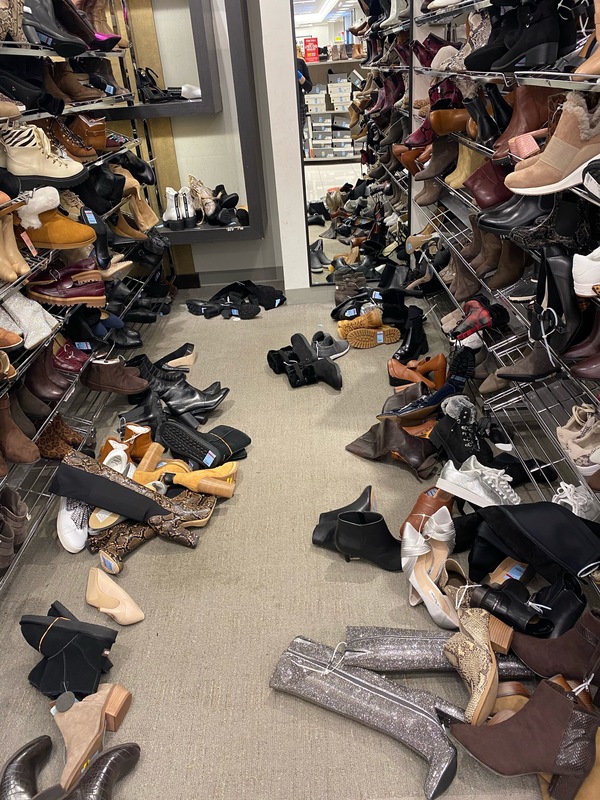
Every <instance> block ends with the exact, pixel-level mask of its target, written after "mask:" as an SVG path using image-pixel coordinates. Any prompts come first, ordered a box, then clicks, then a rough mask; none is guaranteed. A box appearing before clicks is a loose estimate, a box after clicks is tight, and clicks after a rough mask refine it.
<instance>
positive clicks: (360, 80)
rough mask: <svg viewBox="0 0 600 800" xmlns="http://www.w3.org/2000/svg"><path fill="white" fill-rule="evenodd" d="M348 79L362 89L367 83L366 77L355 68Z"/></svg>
mask: <svg viewBox="0 0 600 800" xmlns="http://www.w3.org/2000/svg"><path fill="white" fill-rule="evenodd" d="M348 80H349V81H350V83H352V84H353V85H354V86H356V88H357V89H360V88H361V87H362V86H364V83H365V79H364V77H363V76H362V75H361V74H360V72H357V70H354V72H351V73H350V75H349V76H348Z"/></svg>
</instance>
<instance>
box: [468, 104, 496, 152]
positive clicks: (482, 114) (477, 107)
mask: <svg viewBox="0 0 600 800" xmlns="http://www.w3.org/2000/svg"><path fill="white" fill-rule="evenodd" d="M463 104H464V107H465V108H466V109H467V111H468V112H469V114H470V115H471V118H472V119H473V120H475V122H476V123H477V141H478V143H479V144H482V145H483V146H484V147H490V148H491V147H492V146H493V144H494V142H495V141H496V139H497V138H498V136H500V131H499V129H498V125H497V124H496V120H495V119H494V118H493V117H490V115H489V114H488V112H487V109H486V107H485V103H484V102H483V100H482V98H481V97H480V96H479V95H475V97H473V98H472V99H469V100H467V99H466V98H465V99H464V100H463Z"/></svg>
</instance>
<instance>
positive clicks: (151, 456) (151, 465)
mask: <svg viewBox="0 0 600 800" xmlns="http://www.w3.org/2000/svg"><path fill="white" fill-rule="evenodd" d="M164 452H165V448H164V447H163V446H162V444H159V443H158V442H152V444H151V445H150V447H149V448H148V449H147V450H146V452H145V453H144V457H143V458H142V460H141V461H140V463H139V464H138V466H137V468H138V469H139V470H140V471H141V472H154V470H155V469H156V467H157V466H158V462H159V461H160V459H161V456H162V455H163V453H164Z"/></svg>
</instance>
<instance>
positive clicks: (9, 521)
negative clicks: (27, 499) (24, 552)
mask: <svg viewBox="0 0 600 800" xmlns="http://www.w3.org/2000/svg"><path fill="white" fill-rule="evenodd" d="M0 514H2V516H3V517H4V520H5V523H6V525H9V526H10V528H11V530H12V532H13V534H14V537H15V543H14V544H15V548H18V547H21V545H22V544H23V542H24V541H25V539H26V537H27V533H28V531H29V509H28V508H27V506H26V504H25V503H24V502H23V501H22V500H21V496H20V495H19V493H18V492H16V491H15V490H14V489H11V488H10V486H5V487H4V489H2V491H1V492H0Z"/></svg>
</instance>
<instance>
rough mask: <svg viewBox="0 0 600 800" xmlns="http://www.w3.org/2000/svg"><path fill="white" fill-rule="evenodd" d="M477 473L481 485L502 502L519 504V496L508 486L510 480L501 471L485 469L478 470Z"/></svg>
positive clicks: (508, 476)
mask: <svg viewBox="0 0 600 800" xmlns="http://www.w3.org/2000/svg"><path fill="white" fill-rule="evenodd" d="M478 472H479V477H480V478H481V480H482V481H483V483H485V484H486V486H489V488H490V489H492V490H493V491H494V492H496V494H498V495H500V497H501V498H502V499H503V500H508V501H509V502H510V503H511V504H513V503H520V498H519V495H518V494H517V493H516V492H515V490H514V489H513V488H512V486H511V485H510V484H511V481H512V478H511V477H510V475H507V474H506V472H505V471H504V470H503V469H485V470H478Z"/></svg>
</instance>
